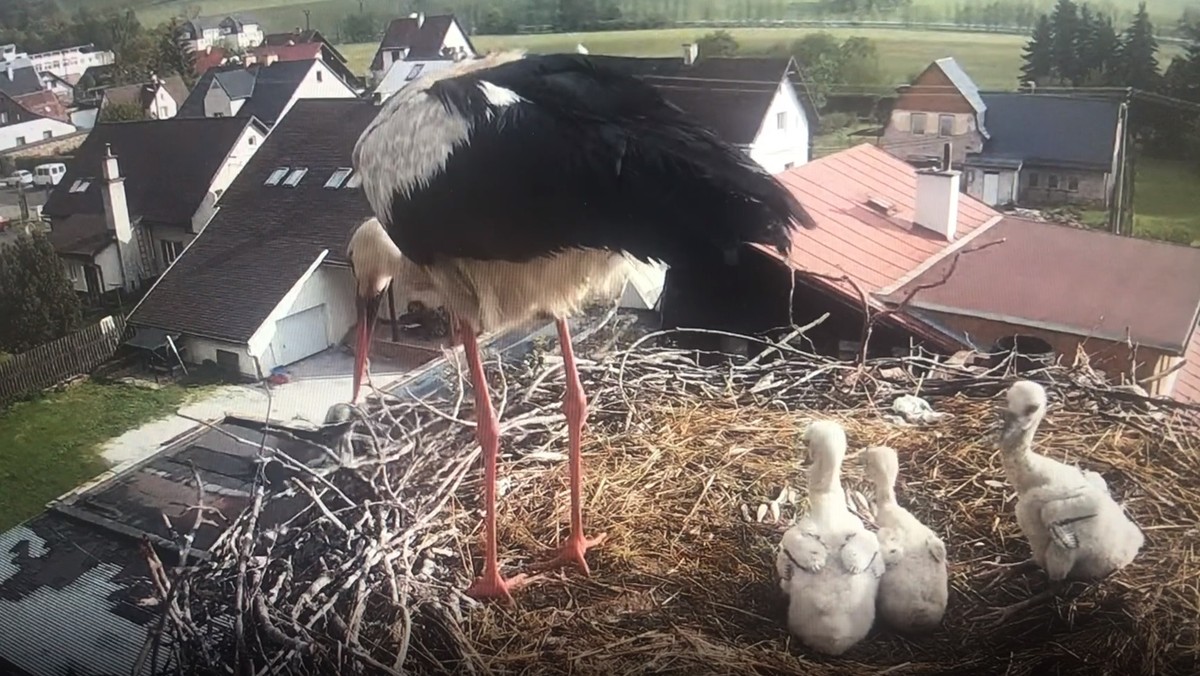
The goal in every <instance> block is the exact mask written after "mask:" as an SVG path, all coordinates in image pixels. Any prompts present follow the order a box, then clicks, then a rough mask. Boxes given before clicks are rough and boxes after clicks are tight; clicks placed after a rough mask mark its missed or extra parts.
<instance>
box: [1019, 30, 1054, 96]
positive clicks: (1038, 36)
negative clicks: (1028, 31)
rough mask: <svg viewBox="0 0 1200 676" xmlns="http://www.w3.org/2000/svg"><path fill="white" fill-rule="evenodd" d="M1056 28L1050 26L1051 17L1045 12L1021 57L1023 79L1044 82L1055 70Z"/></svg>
mask: <svg viewBox="0 0 1200 676" xmlns="http://www.w3.org/2000/svg"><path fill="white" fill-rule="evenodd" d="M1053 42H1054V30H1053V29H1052V28H1051V26H1050V17H1049V16H1047V15H1045V14H1043V15H1042V16H1041V17H1040V18H1038V22H1037V26H1035V27H1034V29H1033V35H1031V36H1030V37H1029V42H1027V43H1025V51H1024V52H1022V53H1021V59H1022V60H1023V61H1024V62H1025V63H1023V64H1022V65H1021V81H1022V82H1033V83H1035V84H1041V83H1044V82H1045V81H1046V80H1048V79H1049V78H1050V76H1051V74H1052V73H1053V72H1054V53H1053Z"/></svg>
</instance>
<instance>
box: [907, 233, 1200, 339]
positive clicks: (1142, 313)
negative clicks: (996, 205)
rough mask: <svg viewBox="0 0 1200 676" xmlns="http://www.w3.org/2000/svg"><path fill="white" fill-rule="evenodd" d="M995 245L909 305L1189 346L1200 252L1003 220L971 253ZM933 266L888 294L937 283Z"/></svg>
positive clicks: (1198, 304) (1199, 288)
mask: <svg viewBox="0 0 1200 676" xmlns="http://www.w3.org/2000/svg"><path fill="white" fill-rule="evenodd" d="M1000 240H1004V242H1003V243H1002V244H999V245H997V246H992V247H989V248H988V249H986V250H981V251H978V252H976V253H973V254H971V255H969V256H963V257H962V258H961V259H960V260H959V263H958V267H957V268H955V271H954V274H953V275H952V276H951V277H950V278H949V279H948V280H946V283H945V284H942V285H940V286H937V287H934V288H929V289H925V290H923V291H921V293H920V294H919V295H917V296H916V297H915V298H914V299H913V300H912V302H911V306H912V307H914V308H917V307H920V308H925V309H927V310H933V311H937V312H950V313H954V314H961V315H967V316H972V317H980V318H982V319H990V320H995V321H1002V322H1005V323H1010V324H1017V325H1021V326H1029V327H1032V328H1042V329H1045V330H1049V331H1059V332H1063V333H1070V334H1074V335H1078V336H1091V337H1095V338H1098V339H1102V340H1108V341H1114V342H1124V341H1125V340H1126V339H1127V338H1128V339H1129V340H1132V341H1133V342H1134V343H1137V344H1139V345H1145V346H1151V347H1155V348H1158V349H1162V350H1166V351H1169V352H1172V353H1174V354H1182V353H1183V351H1184V350H1185V348H1186V347H1187V343H1188V339H1189V337H1190V335H1191V333H1192V327H1193V326H1195V324H1196V313H1197V309H1200V249H1196V248H1192V247H1188V246H1181V245H1178V244H1168V243H1165V242H1155V241H1152V240H1146V239H1138V238H1134V237H1121V236H1117V235H1113V234H1110V233H1106V232H1100V231H1096V230H1087V229H1082V228H1074V227H1070V226H1065V225H1057V224H1054V223H1045V222H1040V221H1032V220H1028V219H1024V218H1015V217H1005V218H1004V220H1002V221H1000V222H999V223H997V224H996V225H994V226H992V227H990V228H988V230H987V231H986V232H983V233H981V234H980V235H979V236H978V237H976V238H974V240H973V241H972V242H971V244H970V246H983V245H986V244H989V243H991V242H999V241H1000ZM949 265H950V260H949V259H948V258H947V259H945V260H942V261H939V262H938V263H937V264H935V265H933V266H931V267H930V268H929V269H928V270H926V271H925V272H924V273H922V274H920V275H918V276H916V277H915V278H914V279H912V280H911V281H909V282H908V283H907V284H905V285H904V286H903V287H901V288H899V289H897V290H896V291H895V292H894V293H892V294H891V295H890V296H889V297H888V300H891V301H893V302H899V300H900V299H901V298H903V297H904V295H905V293H906V292H907V290H908V289H909V288H910V287H912V286H915V285H918V284H922V283H925V282H930V281H935V280H938V279H940V278H941V276H942V275H943V274H944V270H945V269H946V268H947V267H948V266H949Z"/></svg>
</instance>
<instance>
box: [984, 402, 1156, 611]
mask: <svg viewBox="0 0 1200 676" xmlns="http://www.w3.org/2000/svg"><path fill="white" fill-rule="evenodd" d="M1006 397H1007V403H1008V406H1007V408H1006V410H1005V411H1004V414H1003V418H1004V427H1003V429H1002V431H1001V432H1000V451H1001V453H1002V456H1003V462H1004V470H1005V473H1006V474H1007V475H1008V481H1009V483H1011V484H1012V485H1013V486H1014V487H1015V488H1016V490H1017V507H1016V515H1017V525H1018V526H1020V528H1021V533H1022V534H1023V535H1024V536H1025V538H1026V540H1028V541H1029V548H1030V550H1031V553H1032V557H1031V558H1032V560H1033V561H1034V562H1035V563H1036V564H1037V565H1038V566H1040V567H1041V568H1042V569H1043V570H1045V571H1046V575H1047V577H1049V579H1050V588H1049V589H1047V590H1046V591H1044V592H1042V593H1040V594H1037V595H1035V596H1034V597H1031V598H1029V599H1027V600H1025V601H1022V602H1020V603H1017V604H1014V605H1011V606H1008V607H1007V608H1002V609H1000V610H999V612H997V613H995V614H994V615H995V616H996V617H997V618H998V619H1000V620H1001V621H1002V620H1003V619H1005V618H1007V617H1008V616H1010V615H1012V614H1013V613H1015V612H1018V611H1020V610H1023V609H1026V608H1030V607H1032V606H1034V605H1037V604H1038V603H1041V602H1043V601H1045V600H1047V599H1049V598H1052V597H1053V596H1054V595H1055V594H1056V593H1057V591H1058V588H1059V587H1060V586H1061V584H1062V583H1063V582H1064V581H1066V580H1083V581H1096V580H1100V579H1103V578H1105V577H1107V576H1108V575H1111V574H1112V573H1114V572H1116V571H1117V570H1120V569H1121V568H1124V567H1125V566H1127V565H1129V564H1130V563H1132V562H1133V560H1134V558H1136V557H1137V554H1138V551H1140V550H1141V548H1142V545H1143V544H1144V542H1145V536H1144V535H1143V534H1142V531H1141V529H1139V528H1138V527H1137V525H1136V524H1134V523H1133V522H1132V521H1131V520H1130V519H1129V517H1128V516H1126V514H1125V511H1124V509H1122V507H1121V505H1120V504H1118V503H1117V502H1116V501H1115V500H1114V499H1113V497H1112V495H1111V494H1110V493H1109V490H1108V484H1107V483H1106V482H1105V481H1104V478H1103V477H1102V476H1100V475H1099V474H1098V473H1096V472H1091V471H1084V470H1080V469H1079V468H1078V467H1074V466H1072V465H1068V464H1065V463H1061V462H1058V461H1057V460H1054V459H1052V458H1048V457H1046V456H1043V455H1039V454H1038V453H1035V452H1034V451H1033V436H1034V434H1035V433H1036V432H1037V429H1038V426H1039V425H1040V424H1041V422H1042V420H1043V418H1045V416H1046V402H1047V400H1046V390H1045V389H1044V388H1043V387H1042V386H1041V385H1038V384H1037V383H1034V382H1030V381H1027V380H1023V381H1019V382H1017V383H1015V384H1013V386H1012V387H1011V388H1009V390H1008V393H1007V395H1006Z"/></svg>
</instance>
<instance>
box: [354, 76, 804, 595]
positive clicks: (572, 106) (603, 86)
mask: <svg viewBox="0 0 1200 676" xmlns="http://www.w3.org/2000/svg"><path fill="white" fill-rule="evenodd" d="M354 168H355V170H356V173H355V174H354V178H353V179H352V180H351V183H352V184H355V185H361V186H362V188H363V191H364V193H366V197H367V201H368V202H370V204H371V210H372V211H373V212H374V214H375V218H373V219H370V220H368V221H366V222H365V223H363V224H362V226H360V228H359V230H358V231H357V232H355V234H354V236H353V238H352V240H351V244H350V249H349V251H348V257H349V260H350V262H351V265H352V267H353V270H354V276H355V280H356V285H357V298H358V335H357V343H358V347H357V359H358V363H357V365H356V367H355V381H354V394H353V397H354V398H357V397H358V390H359V386H360V384H361V381H362V377H363V375H364V372H365V359H366V356H367V352H368V351H369V347H370V336H371V334H372V328H373V324H374V321H375V318H376V316H377V314H378V310H379V298H380V295H381V294H382V292H383V291H384V290H385V289H386V288H387V286H388V285H389V284H391V285H393V287H394V289H395V291H396V295H398V296H401V297H400V298H399V299H398V300H399V301H400V302H402V303H404V302H407V301H410V300H420V301H422V302H423V303H425V304H426V305H429V306H431V307H444V308H445V309H446V310H448V311H449V313H450V314H451V316H452V318H453V322H454V326H455V331H456V333H457V334H458V337H459V340H460V342H461V343H462V346H463V352H464V354H465V356H466V360H467V363H468V366H469V371H470V374H471V382H472V385H473V388H474V390H475V419H476V421H477V426H476V437H477V440H478V442H479V444H480V447H481V449H482V455H483V461H484V503H485V504H484V508H485V517H484V519H485V520H484V562H485V563H484V572H483V575H482V577H480V578H479V579H478V580H477V581H476V582H475V584H473V585H472V586H471V588H470V589H469V590H468V593H470V594H472V595H473V596H476V597H479V598H492V599H500V600H505V601H511V600H512V597H511V593H510V592H511V590H512V589H514V588H516V587H517V586H518V585H520V584H521V583H522V581H523V577H522V576H520V575H518V576H516V577H514V578H510V579H504V578H503V577H502V576H501V575H500V570H499V563H498V560H497V552H496V494H495V491H496V486H495V484H496V470H497V467H496V465H497V457H498V455H499V443H500V430H499V421H498V420H497V419H496V413H495V411H494V410H493V408H492V405H491V401H490V399H489V397H488V391H487V381H486V378H485V377H484V370H483V363H482V359H481V357H480V354H479V344H478V340H477V337H478V336H479V335H480V334H481V333H492V332H498V331H503V330H505V329H508V328H513V327H515V326H518V325H522V324H525V323H526V322H529V321H532V320H534V319H539V318H540V319H553V320H555V321H556V323H557V325H558V340H559V347H560V349H561V350H562V353H563V371H564V372H565V376H566V386H565V388H564V389H565V397H564V401H563V410H564V413H565V414H566V418H567V436H568V449H569V458H570V460H569V466H570V478H571V482H570V486H571V488H570V494H571V510H570V531H569V535H568V536H567V539H566V541H565V542H564V543H563V544H562V546H561V548H560V549H559V552H558V555H557V556H556V557H554V558H553V559H552V560H551V561H549V562H548V563H547V564H545V565H543V566H540V567H542V568H551V567H557V566H562V565H574V566H576V567H578V568H579V569H580V570H582V571H583V572H584V574H587V573H588V572H589V569H588V564H587V561H586V559H585V553H586V552H587V551H588V550H589V549H590V548H591V547H592V546H594V545H597V544H599V543H600V542H601V541H602V540H603V539H604V534H603V533H601V534H600V535H597V536H595V537H587V536H585V534H584V527H583V516H582V502H583V497H582V492H583V491H582V478H581V476H582V460H581V457H580V456H581V444H582V434H583V432H582V430H583V423H584V420H585V418H586V416H587V400H586V398H585V396H584V393H583V387H582V384H581V382H580V379H579V374H578V372H577V370H576V368H575V356H574V351H573V348H572V345H571V335H570V330H569V327H568V324H567V318H568V317H570V316H571V315H573V314H575V313H576V312H577V311H578V310H579V309H580V308H581V307H582V306H583V305H584V304H585V303H586V302H587V301H588V300H590V299H592V298H594V297H596V296H607V297H614V298H615V296H616V295H617V293H619V291H620V289H621V287H622V283H623V281H624V279H625V277H626V275H627V274H628V272H629V271H630V269H631V266H634V265H641V264H652V263H659V262H661V263H666V264H667V265H672V266H674V265H684V266H686V265H691V264H694V263H698V264H710V263H713V262H714V261H715V262H717V264H718V265H719V264H720V261H736V260H737V255H738V252H739V250H741V249H743V248H744V247H745V246H746V245H747V244H750V243H758V244H763V245H767V246H771V247H773V248H775V249H776V250H777V251H779V252H780V253H781V254H786V252H787V251H788V250H789V248H790V246H791V233H792V230H793V226H795V225H797V224H800V225H805V226H809V227H812V226H814V225H815V223H814V222H813V221H812V219H811V217H809V215H808V214H807V213H806V212H805V211H804V209H803V207H801V205H800V204H799V203H798V202H797V201H796V199H795V198H794V197H793V196H792V195H791V193H789V192H788V191H787V189H786V188H784V186H783V185H782V184H781V183H779V181H777V180H776V179H775V178H773V177H772V176H771V175H770V174H768V173H767V172H766V171H764V170H763V169H762V168H761V167H759V166H758V165H756V164H755V163H754V161H753V160H751V159H750V158H749V157H747V156H746V155H745V153H743V152H742V151H741V150H739V149H737V148H736V147H734V146H732V145H730V144H728V143H726V142H724V141H722V140H721V139H720V138H718V137H717V135H716V134H715V133H714V132H713V131H712V130H711V129H708V128H705V127H703V126H702V125H701V124H700V123H699V122H698V121H697V120H695V119H694V118H692V117H690V116H688V115H686V114H685V113H683V111H681V110H680V109H678V108H677V107H675V106H673V105H671V104H669V103H668V102H667V101H666V100H665V99H664V98H662V95H661V93H660V92H659V91H658V90H657V89H655V88H654V87H653V86H651V85H650V84H647V83H645V82H643V81H641V80H639V79H637V78H635V77H633V76H631V75H628V74H625V73H622V72H619V71H617V70H616V69H613V68H610V67H606V66H604V65H602V63H601V62H600V60H598V59H595V58H594V57H588V56H585V55H581V54H551V55H538V56H525V55H523V54H519V53H514V54H498V55H492V56H489V57H486V58H484V59H480V60H478V61H469V62H463V63H460V64H456V65H455V66H453V67H451V68H448V69H446V70H445V71H441V72H439V73H437V74H435V75H434V76H432V77H426V78H425V79H423V80H421V81H419V82H414V83H413V84H411V85H409V86H407V87H405V88H403V89H401V90H400V91H399V92H398V93H396V94H395V95H393V96H392V97H391V98H390V99H388V100H387V102H386V103H385V104H384V105H383V107H382V109H381V110H380V111H379V114H378V116H377V117H376V118H375V119H374V120H373V121H372V122H371V124H370V125H368V126H367V128H366V130H364V131H363V133H362V136H360V137H359V140H358V143H357V144H356V145H355V148H354Z"/></svg>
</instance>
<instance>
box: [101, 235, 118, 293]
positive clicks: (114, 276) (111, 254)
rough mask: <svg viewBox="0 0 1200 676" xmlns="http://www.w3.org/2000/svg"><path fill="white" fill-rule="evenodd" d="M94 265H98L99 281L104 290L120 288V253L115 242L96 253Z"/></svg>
mask: <svg viewBox="0 0 1200 676" xmlns="http://www.w3.org/2000/svg"><path fill="white" fill-rule="evenodd" d="M95 261H96V265H98V266H99V267H100V275H101V279H100V283H101V284H103V285H104V289H103V291H104V292H106V293H107V292H109V291H113V290H116V289H120V288H122V286H121V280H122V277H121V255H120V251H119V250H118V249H117V245H116V244H110V245H108V246H107V247H105V249H104V250H103V251H101V252H100V253H98V254H96V258H95Z"/></svg>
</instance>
